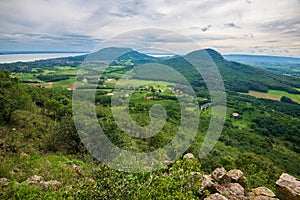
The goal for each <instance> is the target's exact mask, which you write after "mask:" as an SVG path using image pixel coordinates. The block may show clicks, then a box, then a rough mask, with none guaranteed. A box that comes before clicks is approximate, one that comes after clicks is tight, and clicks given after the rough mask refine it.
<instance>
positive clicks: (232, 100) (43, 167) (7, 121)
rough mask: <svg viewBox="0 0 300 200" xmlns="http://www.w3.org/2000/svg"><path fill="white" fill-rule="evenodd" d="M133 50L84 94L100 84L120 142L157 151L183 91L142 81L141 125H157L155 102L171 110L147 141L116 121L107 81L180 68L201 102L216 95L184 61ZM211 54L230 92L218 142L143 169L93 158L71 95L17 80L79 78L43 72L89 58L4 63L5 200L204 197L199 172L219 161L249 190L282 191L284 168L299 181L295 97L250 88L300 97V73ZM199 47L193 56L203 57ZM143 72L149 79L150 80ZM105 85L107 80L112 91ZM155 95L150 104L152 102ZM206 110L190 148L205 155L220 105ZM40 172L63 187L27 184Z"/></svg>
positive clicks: (137, 99)
mask: <svg viewBox="0 0 300 200" xmlns="http://www.w3.org/2000/svg"><path fill="white" fill-rule="evenodd" d="M127 50H128V49H127ZM110 51H112V50H111V49H110ZM128 51H129V53H128V52H127V53H126V54H125V55H124V56H123V57H120V58H119V59H116V60H115V61H114V63H112V64H111V68H107V69H106V71H105V72H104V73H103V74H104V76H105V77H104V78H103V79H104V80H100V81H96V82H95V80H96V79H95V78H93V77H91V78H87V79H88V80H87V84H86V85H83V86H82V87H81V88H80V87H79V88H78V90H84V89H87V88H89V87H92V84H95V83H96V84H97V87H96V88H97V92H96V94H95V102H94V103H95V110H96V115H97V118H98V121H99V124H100V125H101V127H102V128H103V131H104V132H105V134H106V135H107V137H108V138H109V140H110V141H111V142H113V143H114V144H115V145H117V146H118V147H120V148H122V149H126V150H129V151H133V152H148V151H153V150H155V149H158V148H161V147H163V146H164V145H166V144H168V143H169V142H170V140H172V138H173V137H174V134H175V133H176V132H177V129H178V126H179V121H180V118H181V112H180V105H179V104H178V102H177V98H176V96H175V95H174V92H172V90H170V89H168V87H167V86H166V87H165V88H163V89H161V88H162V87H163V86H162V85H158V84H157V83H154V84H151V83H148V82H147V83H148V85H147V89H145V88H146V87H145V88H144V87H141V88H139V89H137V90H136V91H135V92H134V93H133V95H132V97H131V99H130V101H129V110H130V114H131V118H132V119H133V120H134V121H136V122H137V123H138V124H140V125H143V126H145V125H147V124H149V121H150V117H149V114H148V113H149V109H150V108H151V106H152V105H154V104H156V103H159V104H160V105H162V106H163V107H164V108H165V110H166V113H167V115H168V118H167V122H166V124H165V126H164V128H163V129H162V130H161V131H160V132H159V134H157V135H155V136H153V137H151V138H148V139H144V138H136V137H133V136H130V135H128V134H123V132H122V130H121V129H120V128H119V127H118V124H117V123H116V122H115V121H114V118H113V114H112V110H111V98H112V97H111V96H110V95H108V94H109V93H110V92H111V89H110V88H113V86H114V84H112V83H110V82H109V81H107V79H118V78H119V77H121V76H122V75H123V74H124V73H126V72H127V71H130V70H132V68H133V66H134V65H137V64H144V63H150V62H159V63H160V64H165V65H168V66H171V67H172V68H174V69H176V70H177V71H178V72H180V73H181V74H183V75H184V76H185V77H186V78H187V80H188V81H189V82H190V84H191V85H192V86H193V89H194V90H195V92H196V95H197V97H198V102H197V103H198V104H199V106H201V105H203V104H206V103H209V102H210V100H209V93H208V91H207V88H206V85H205V83H204V81H203V80H202V79H201V76H200V75H199V74H198V73H197V72H196V71H195V70H194V69H193V68H192V66H191V65H190V64H189V63H187V62H186V60H185V59H184V57H181V58H180V57H179V58H171V59H165V60H163V59H155V58H153V57H150V56H143V54H140V53H138V52H135V51H133V52H131V51H130V50H128ZM206 51H207V52H208V53H209V55H210V56H211V58H212V59H213V61H214V62H215V63H216V65H217V67H218V69H219V71H220V73H221V75H222V78H223V80H224V84H225V88H226V91H227V114H226V121H225V124H224V128H223V131H222V134H221V137H220V139H219V141H218V142H217V144H216V145H215V147H214V149H213V150H212V151H211V152H210V154H209V155H208V156H207V157H205V158H203V159H198V158H196V159H194V160H192V161H191V160H189V159H186V158H184V157H180V158H179V159H177V160H176V161H175V162H173V163H171V164H169V165H168V166H166V167H164V168H163V169H160V170H158V171H154V172H145V173H140V174H131V173H126V172H120V171H117V170H114V169H112V168H110V167H108V166H106V165H104V164H103V163H101V162H99V161H97V160H96V159H95V158H93V157H92V156H91V155H90V154H89V152H88V151H87V150H86V148H85V146H84V145H83V144H82V142H81V140H80V137H79V136H78V134H77V131H76V127H75V124H74V121H73V115H72V91H70V90H66V89H63V88H59V87H55V88H45V87H43V86H36V87H34V86H31V85H29V84H22V83H20V80H18V79H17V78H16V77H15V76H14V74H15V73H35V74H36V75H37V78H38V79H40V80H41V81H44V82H50V81H51V82H55V81H63V80H67V79H68V78H70V77H72V76H73V75H68V74H65V75H61V76H56V75H55V74H52V75H47V74H42V71H43V70H45V69H51V68H53V67H54V66H58V65H59V66H70V67H71V68H76V67H78V65H79V64H80V63H82V62H83V60H84V58H85V57H84V56H80V57H73V58H65V59H53V60H45V61H36V62H30V63H13V64H4V65H1V66H0V69H1V70H3V71H1V72H0V108H1V109H0V124H1V127H0V129H1V131H0V132H1V134H0V162H1V165H0V178H1V177H5V178H8V179H9V180H11V182H10V183H9V185H8V186H7V187H5V188H4V189H2V190H0V197H1V198H3V199H7V198H16V199H24V198H25V199H29V198H40V199H44V198H50V197H51V198H71V199H72V198H75V196H76V198H79V199H88V198H99V199H112V198H114V199H118V198H125V199H135V198H139V199H149V198H160V199H171V198H177V199H182V198H186V199H191V198H194V199H197V198H203V197H205V196H207V195H208V194H205V193H201V194H199V189H198V188H199V184H201V181H199V180H198V179H199V177H198V178H197V176H190V173H191V172H195V171H197V172H200V173H210V172H212V171H213V170H214V169H215V168H217V167H224V168H225V169H227V170H230V169H234V168H238V169H241V170H243V172H244V173H245V175H246V176H247V178H248V183H249V187H258V186H261V185H264V186H268V187H269V188H271V189H274V183H275V181H276V180H277V179H278V177H279V176H280V174H281V173H283V172H287V173H290V174H291V175H293V176H295V177H298V178H300V172H299V166H300V156H299V154H300V119H299V116H300V105H299V104H298V103H296V102H294V101H292V100H291V99H290V98H288V97H282V98H281V100H280V101H275V100H269V99H261V98H255V97H252V96H249V95H246V94H244V93H246V92H248V91H249V90H255V91H262V92H267V91H268V90H270V89H275V90H282V91H286V92H289V93H291V94H296V95H298V94H300V91H299V90H297V89H296V88H298V89H299V88H300V81H299V78H297V77H291V76H284V75H280V74H277V73H273V72H269V71H265V70H263V69H257V68H254V67H251V66H249V65H243V64H240V63H236V62H229V61H226V60H225V59H224V58H223V57H222V56H221V55H220V54H218V53H217V52H215V51H213V50H206ZM100 53H101V52H100ZM105 53H107V52H105ZM197 53H199V52H197V51H196V52H192V53H190V54H188V55H187V56H192V57H197ZM101 55H103V54H101ZM98 56H99V54H98ZM116 65H118V66H117V67H115V68H114V66H116ZM119 65H122V66H123V67H119ZM116 69H117V70H116ZM4 70H6V71H4ZM86 74H88V73H86ZM86 74H85V76H86V77H88V76H87V75H86ZM142 78H143V80H146V81H147V77H142ZM81 80H83V78H81ZM105 80H106V81H105ZM155 81H159V80H155ZM105 83H106V84H107V85H105V87H104V84H105ZM108 83H110V84H111V85H109V84H108ZM88 84H90V85H88ZM158 90H161V91H163V92H157V91H158ZM149 96H151V100H145V98H146V97H149ZM122 98H124V99H125V98H126V97H122ZM149 99H150V98H149ZM212 106H214V105H212ZM200 112H201V116H200V119H199V120H200V124H201V126H199V128H198V131H197V135H196V137H195V139H194V141H193V143H192V145H191V146H190V147H189V148H188V150H187V151H186V152H185V153H193V154H194V155H195V156H196V157H197V155H198V152H199V149H200V148H201V144H202V143H203V140H204V136H205V133H206V131H207V128H208V124H209V121H210V119H211V107H208V109H206V110H201V111H200ZM233 113H238V115H235V116H234V115H233ZM124 120H125V119H124ZM33 175H40V176H42V177H43V178H44V179H45V180H57V181H59V182H60V183H61V186H60V187H59V188H58V189H57V188H50V189H45V188H41V187H35V186H32V185H27V184H26V183H25V182H26V180H27V178H28V177H30V176H33ZM182 177H186V178H182Z"/></svg>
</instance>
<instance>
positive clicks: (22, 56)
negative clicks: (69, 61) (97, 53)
mask: <svg viewBox="0 0 300 200" xmlns="http://www.w3.org/2000/svg"><path fill="white" fill-rule="evenodd" d="M86 54H88V52H46V51H44V52H29V51H27V52H21V51H20V52H5V54H3V52H0V64H4V63H14V62H33V61H37V60H46V59H53V58H64V57H71V56H81V55H86Z"/></svg>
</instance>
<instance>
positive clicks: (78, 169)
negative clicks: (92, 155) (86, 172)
mask: <svg viewBox="0 0 300 200" xmlns="http://www.w3.org/2000/svg"><path fill="white" fill-rule="evenodd" d="M72 168H73V169H74V170H75V171H76V172H77V173H78V174H79V175H81V168H80V167H79V166H77V165H75V164H72Z"/></svg>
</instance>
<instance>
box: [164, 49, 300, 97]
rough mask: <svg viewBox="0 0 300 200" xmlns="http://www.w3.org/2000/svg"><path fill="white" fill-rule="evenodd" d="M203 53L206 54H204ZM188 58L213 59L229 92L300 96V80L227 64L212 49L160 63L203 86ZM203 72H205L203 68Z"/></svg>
mask: <svg viewBox="0 0 300 200" xmlns="http://www.w3.org/2000/svg"><path fill="white" fill-rule="evenodd" d="M203 51H205V52H206V53H205V54H204V52H203ZM204 55H209V56H210V58H209V57H207V58H204V57H203V56H204ZM185 57H186V58H188V59H198V58H203V59H212V61H213V62H214V63H215V64H216V66H217V67H218V69H219V71H220V73H221V75H222V79H223V81H224V83H225V87H226V89H227V90H230V91H236V92H248V91H249V90H256V91H262V92H267V91H268V90H269V89H275V90H276V89H277V90H284V91H287V92H290V93H295V94H299V93H300V92H299V91H297V90H296V89H295V88H300V78H297V77H290V76H286V75H281V74H278V73H273V72H270V71H267V70H263V69H258V68H255V67H252V66H250V65H245V64H241V63H237V62H231V61H227V60H225V59H224V58H223V56H222V55H221V54H220V53H218V52H216V51H214V50H212V49H205V50H199V51H194V52H191V53H189V54H187V55H186V56H183V57H178V58H172V59H169V60H164V61H161V63H162V64H166V65H169V66H172V67H174V68H175V69H176V70H178V71H179V72H181V73H182V74H183V75H185V77H186V78H187V79H188V80H190V81H191V82H192V83H193V84H194V85H199V84H200V85H204V84H205V83H204V82H203V80H202V78H201V76H200V75H199V73H198V72H197V71H196V70H195V68H194V67H193V66H191V64H190V63H188V62H187V60H188V59H187V60H185ZM196 67H197V66H196ZM198 67H199V66H198ZM200 67H201V66H200ZM202 70H205V69H203V68H202Z"/></svg>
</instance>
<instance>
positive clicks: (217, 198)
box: [204, 193, 228, 200]
mask: <svg viewBox="0 0 300 200" xmlns="http://www.w3.org/2000/svg"><path fill="white" fill-rule="evenodd" d="M204 200H228V199H227V198H226V197H224V196H223V195H221V194H219V193H216V194H212V195H210V196H209V197H207V198H205V199H204Z"/></svg>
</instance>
